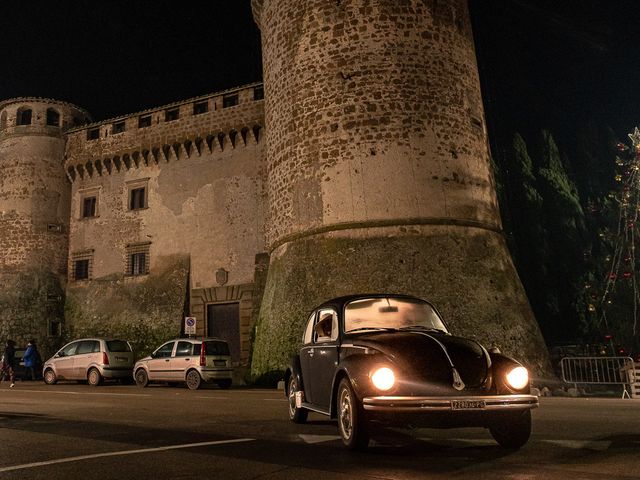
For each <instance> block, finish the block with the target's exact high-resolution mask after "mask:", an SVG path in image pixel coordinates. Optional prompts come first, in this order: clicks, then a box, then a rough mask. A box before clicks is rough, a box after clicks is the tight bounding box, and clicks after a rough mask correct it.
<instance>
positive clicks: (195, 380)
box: [186, 370, 202, 390]
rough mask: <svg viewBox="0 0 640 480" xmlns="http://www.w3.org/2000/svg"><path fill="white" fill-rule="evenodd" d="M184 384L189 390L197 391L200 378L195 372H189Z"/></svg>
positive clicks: (200, 383)
mask: <svg viewBox="0 0 640 480" xmlns="http://www.w3.org/2000/svg"><path fill="white" fill-rule="evenodd" d="M186 382H187V387H188V388H189V390H198V389H199V388H200V387H201V386H202V377H201V376H200V374H199V373H198V371H197V370H189V371H188V372H187V378H186Z"/></svg>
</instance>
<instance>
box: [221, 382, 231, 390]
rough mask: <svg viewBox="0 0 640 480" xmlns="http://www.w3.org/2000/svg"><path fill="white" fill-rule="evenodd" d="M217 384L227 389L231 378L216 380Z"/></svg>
mask: <svg viewBox="0 0 640 480" xmlns="http://www.w3.org/2000/svg"><path fill="white" fill-rule="evenodd" d="M218 386H219V387H220V388H222V389H223V390H227V389H228V388H229V387H230V386H231V379H227V380H220V381H219V382H218Z"/></svg>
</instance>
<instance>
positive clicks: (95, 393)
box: [12, 389, 151, 397]
mask: <svg viewBox="0 0 640 480" xmlns="http://www.w3.org/2000/svg"><path fill="white" fill-rule="evenodd" d="M12 391H13V392H30V393H57V394H63V395H111V396H115V397H150V396H151V395H150V394H148V393H110V392H72V391H69V390H50V391H48V390H23V389H20V390H12Z"/></svg>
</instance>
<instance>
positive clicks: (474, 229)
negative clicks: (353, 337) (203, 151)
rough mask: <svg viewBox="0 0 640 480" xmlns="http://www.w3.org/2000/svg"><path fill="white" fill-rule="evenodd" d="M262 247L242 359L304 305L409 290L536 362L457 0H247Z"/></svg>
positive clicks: (540, 363)
mask: <svg viewBox="0 0 640 480" xmlns="http://www.w3.org/2000/svg"><path fill="white" fill-rule="evenodd" d="M252 7H253V11H254V17H255V19H256V22H257V23H258V25H259V27H260V29H261V33H262V49H263V68H264V85H265V101H266V104H265V115H266V127H267V128H266V132H267V133H266V135H267V160H266V162H267V185H268V221H267V231H266V237H267V243H268V248H269V253H270V256H271V259H270V265H269V272H268V278H267V284H266V288H265V292H264V298H263V303H262V308H261V311H260V317H259V320H258V326H257V331H256V341H255V347H254V355H253V366H252V370H253V373H254V374H256V375H260V374H264V373H266V372H269V371H270V370H278V369H282V367H283V366H284V365H285V364H286V362H287V361H288V357H289V355H290V354H291V353H292V352H293V351H294V347H295V345H296V344H297V343H298V342H299V341H300V337H301V335H302V331H301V324H302V322H303V321H304V320H306V316H307V312H308V311H309V310H310V309H311V308H312V307H313V306H315V305H317V304H319V303H321V302H323V301H325V300H327V299H329V298H331V297H335V296H339V295H345V294H350V293H366V292H394V293H407V294H414V295H417V296H419V297H422V298H425V299H427V300H430V301H431V302H432V303H434V304H435V305H436V306H437V307H438V309H439V310H440V311H441V313H442V314H443V316H444V318H445V319H446V321H447V322H448V323H449V326H450V328H451V330H452V331H453V332H454V333H457V334H462V335H466V336H470V337H474V338H476V339H478V340H480V341H483V342H486V343H488V344H494V343H495V344H497V345H498V346H499V347H500V348H501V350H502V351H503V352H506V353H513V354H514V355H516V354H517V356H518V357H519V358H522V359H524V360H525V361H526V362H527V363H528V364H529V365H530V366H531V367H533V368H534V370H537V371H538V372H540V371H543V370H546V368H547V365H548V361H547V354H546V348H545V346H544V343H543V340H542V337H541V334H540V331H539V329H538V326H537V323H536V321H535V318H534V317H533V314H532V311H531V308H530V306H529V303H528V300H527V298H526V296H525V293H524V290H523V288H522V285H521V283H520V280H519V279H518V276H517V273H516V271H515V268H514V266H513V263H512V261H511V257H510V255H509V252H508V250H507V246H506V243H505V239H504V237H503V234H502V230H501V223H500V214H499V210H498V205H497V201H496V192H495V184H494V179H493V176H492V171H491V166H490V154H489V148H488V143H487V132H486V127H485V121H484V112H483V107H482V98H481V92H480V82H479V78H478V71H477V65H476V58H475V50H474V43H473V37H472V32H471V24H470V19H469V12H468V8H467V4H466V0H438V1H435V0H307V1H305V2H300V1H299V0H253V1H252Z"/></svg>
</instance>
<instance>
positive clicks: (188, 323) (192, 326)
mask: <svg viewBox="0 0 640 480" xmlns="http://www.w3.org/2000/svg"><path fill="white" fill-rule="evenodd" d="M184 333H185V334H187V335H195V334H196V317H184Z"/></svg>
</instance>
